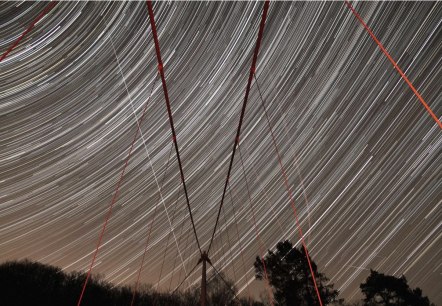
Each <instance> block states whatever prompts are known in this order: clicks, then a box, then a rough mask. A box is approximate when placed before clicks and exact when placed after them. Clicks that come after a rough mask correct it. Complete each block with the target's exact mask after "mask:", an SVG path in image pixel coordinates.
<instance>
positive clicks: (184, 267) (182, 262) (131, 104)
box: [110, 39, 186, 273]
mask: <svg viewBox="0 0 442 306" xmlns="http://www.w3.org/2000/svg"><path fill="white" fill-rule="evenodd" d="M110 41H111V45H112V49H113V51H114V55H115V58H116V60H117V64H118V67H119V69H120V73H121V76H122V78H123V83H124V87H125V88H126V92H127V95H128V97H129V101H130V106H131V108H132V112H133V114H134V117H135V119H137V115H136V112H135V108H134V106H133V103H132V96H131V95H130V92H129V89H128V87H127V83H126V79H125V77H124V74H123V70H122V69H121V65H120V60H119V58H118V55H117V52H116V50H115V46H114V43H113V41H112V39H111V40H110ZM156 81H157V79H156V77H155V80H154V84H153V85H152V89H151V94H150V96H149V99H150V97H151V96H152V93H153V90H154V88H155V84H156ZM136 122H137V125H138V129H139V131H140V135H141V139H142V140H143V146H144V150H145V151H146V155H147V158H148V160H149V166H150V168H151V170H152V173H153V177H154V180H155V184H156V186H157V189H158V192H159V194H160V197H161V203H162V204H163V207H164V211H165V213H166V217H167V221H168V223H169V227H170V230H171V231H172V234H173V237H174V240H175V245H176V247H177V250H178V254H179V256H180V259H181V264H182V266H183V269H184V272H185V273H186V266H185V265H184V260H183V256H182V255H181V250H180V248H179V245H178V241H177V238H176V235H175V231H174V229H173V226H172V223H171V221H170V216H169V212H168V211H167V206H166V203H165V201H164V198H163V194H162V192H161V188H160V184H159V183H158V178H157V175H156V173H155V169H154V167H153V164H152V159H151V158H150V153H149V150H148V149H147V146H146V140H145V139H144V135H143V131H142V130H141V125H140V124H138V121H136Z"/></svg>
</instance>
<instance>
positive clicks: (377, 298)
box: [360, 270, 434, 306]
mask: <svg viewBox="0 0 442 306" xmlns="http://www.w3.org/2000/svg"><path fill="white" fill-rule="evenodd" d="M360 288H361V290H362V293H363V294H364V295H365V298H364V300H363V302H364V304H363V305H365V306H375V305H376V306H381V305H382V306H393V305H395V306H396V305H397V306H430V305H432V306H434V304H430V300H429V299H428V297H424V296H422V290H421V289H420V288H416V289H411V288H410V287H409V286H408V283H407V279H406V278H405V276H402V277H400V278H398V277H395V276H391V275H384V274H382V273H379V272H376V271H374V270H370V275H369V276H368V277H367V280H366V281H365V283H362V284H361V286H360Z"/></svg>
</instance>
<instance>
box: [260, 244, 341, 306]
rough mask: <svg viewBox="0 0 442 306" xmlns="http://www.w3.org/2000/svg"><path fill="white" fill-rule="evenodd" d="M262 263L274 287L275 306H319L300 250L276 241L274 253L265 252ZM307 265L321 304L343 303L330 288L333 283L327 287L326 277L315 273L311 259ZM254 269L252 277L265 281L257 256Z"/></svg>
mask: <svg viewBox="0 0 442 306" xmlns="http://www.w3.org/2000/svg"><path fill="white" fill-rule="evenodd" d="M264 262H265V265H266V270H267V276H268V278H269V282H270V285H271V286H272V287H273V294H274V299H275V301H276V302H277V304H278V305H287V306H290V305H296V306H313V305H314V306H316V305H319V301H318V298H317V295H316V291H315V287H314V284H313V280H312V278H311V274H310V269H309V266H308V262H307V257H306V254H305V252H304V249H303V248H299V249H297V248H293V245H292V244H291V243H290V242H289V241H287V240H286V241H283V242H279V243H278V244H277V245H276V251H275V252H273V251H270V250H269V251H268V254H267V255H266V256H265V257H264ZM310 262H311V264H312V268H313V272H314V274H315V276H316V284H317V285H318V289H319V292H320V295H321V300H322V303H323V305H329V304H332V303H333V304H339V303H341V302H342V300H339V299H338V294H339V292H338V291H337V290H335V289H333V284H329V282H328V281H329V280H328V279H327V278H326V277H325V275H324V274H322V273H320V272H318V268H317V266H316V264H315V263H314V262H313V260H312V259H310ZM254 266H255V277H256V278H257V279H258V280H262V279H264V278H265V275H264V266H263V263H262V261H261V258H260V257H258V256H257V257H256V260H255V263H254Z"/></svg>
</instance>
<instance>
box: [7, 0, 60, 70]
mask: <svg viewBox="0 0 442 306" xmlns="http://www.w3.org/2000/svg"><path fill="white" fill-rule="evenodd" d="M57 3H58V1H54V2H50V3H49V4H48V5H47V6H46V7H45V9H44V10H43V11H42V12H41V13H40V14H39V15H38V16H37V18H35V19H34V21H33V22H32V23H31V24H30V25H29V27H28V28H27V29H26V31H24V32H23V33H22V34H21V35H20V37H19V38H18V39H17V40H16V41H15V42H14V43H13V44H12V45H11V46H10V47H9V49H8V50H6V52H5V53H3V55H2V57H1V58H0V63H1V62H2V61H3V60H4V59H5V58H6V56H8V54H9V53H10V52H11V51H12V50H13V49H14V48H15V47H16V46H17V45H18V43H19V42H20V41H21V40H22V39H23V37H25V36H26V34H28V33H29V32H30V31H31V30H32V28H33V27H34V26H35V24H36V23H37V22H39V21H40V19H41V18H43V16H44V15H46V14H47V13H49V12H50V11H51V10H52V9H53V8H54V6H56V5H57Z"/></svg>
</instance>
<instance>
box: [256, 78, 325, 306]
mask: <svg viewBox="0 0 442 306" xmlns="http://www.w3.org/2000/svg"><path fill="white" fill-rule="evenodd" d="M255 82H256V86H257V88H258V92H259V96H260V97H261V105H262V107H263V109H264V113H265V117H266V120H267V124H268V126H269V129H270V134H271V136H272V142H273V147H274V148H275V151H276V155H277V156H278V162H279V167H280V169H281V173H282V175H283V177H284V184H285V188H286V190H287V193H288V195H289V198H290V204H291V206H292V209H293V214H294V215H295V220H296V226H297V228H298V233H299V237H300V239H301V244H302V247H303V248H304V251H305V254H306V257H307V263H308V266H309V268H310V273H311V275H312V280H313V284H314V286H315V291H316V295H317V296H318V300H319V304H320V305H321V306H322V300H321V295H320V294H319V289H318V285H317V284H316V277H315V273H314V272H313V267H312V264H311V262H310V256H309V253H308V250H307V246H306V244H305V241H304V234H303V233H302V228H301V224H300V223H299V219H298V213H297V212H296V207H295V201H294V199H293V196H292V191H291V189H290V186H289V183H288V179H287V174H286V172H285V169H284V166H283V165H282V159H281V155H280V154H279V150H278V146H277V145H276V140H275V135H274V134H273V129H272V126H271V124H270V119H269V116H268V114H267V110H266V107H265V105H264V99H263V97H262V94H261V90H260V88H259V85H258V80H257V79H256V75H255Z"/></svg>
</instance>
